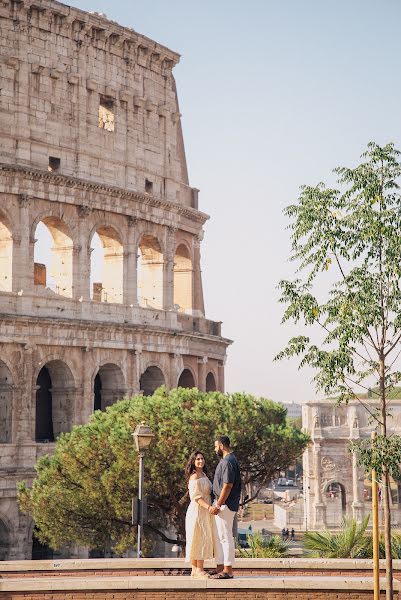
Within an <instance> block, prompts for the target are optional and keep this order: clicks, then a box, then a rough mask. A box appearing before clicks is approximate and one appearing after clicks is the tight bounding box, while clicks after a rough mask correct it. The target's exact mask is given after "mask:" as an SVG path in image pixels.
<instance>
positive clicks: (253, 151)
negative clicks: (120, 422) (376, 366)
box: [72, 0, 401, 401]
mask: <svg viewBox="0 0 401 600" xmlns="http://www.w3.org/2000/svg"><path fill="white" fill-rule="evenodd" d="M72 4H73V5H74V6H77V7H79V8H82V9H83V10H89V11H97V12H104V13H106V14H107V16H108V17H109V18H110V19H113V20H116V21H118V22H119V23H121V24H122V25H127V26H129V27H133V28H134V29H135V30H136V31H138V32H140V33H143V34H145V35H147V36H148V37H151V38H153V39H155V40H157V41H158V42H160V43H162V44H164V45H166V46H168V47H170V48H171V49H172V50H175V51H177V52H179V53H180V54H181V55H182V58H181V62H180V64H179V65H178V66H177V67H176V69H175V76H176V79H177V84H178V92H179V98H180V105H181V112H182V113H183V120H182V122H183V128H184V136H185V144H186V152H187V160H188V167H189V175H190V181H191V184H192V185H193V186H195V187H199V188H200V189H201V194H200V208H201V209H202V210H204V211H205V212H208V213H209V214H210V215H211V220H210V221H209V222H208V224H207V225H206V235H205V240H204V243H203V250H202V258H203V262H202V265H203V278H204V292H205V301H206V311H207V316H208V317H210V318H214V319H217V320H222V321H223V333H224V335H225V336H227V337H230V338H232V339H234V340H235V343H234V345H233V346H231V348H230V349H229V355H228V362H227V370H226V387H227V390H228V391H234V390H247V391H249V392H252V393H255V394H258V395H265V396H268V397H271V398H273V399H275V400H280V401H291V400H307V399H309V398H313V397H314V395H315V392H314V389H313V386H311V385H310V383H309V381H310V379H311V373H310V372H301V373H300V372H298V370H297V366H296V363H283V364H276V363H272V358H273V356H274V354H275V353H276V352H277V351H278V350H279V349H280V348H281V346H282V345H283V344H284V342H285V340H286V339H287V337H288V336H289V335H290V334H292V333H293V332H294V330H290V329H289V328H288V327H286V328H284V327H281V326H280V319H281V313H282V307H281V306H279V305H278V303H277V291H276V285H277V282H278V281H279V280H280V279H281V278H282V277H288V276H290V275H291V272H292V268H293V265H291V264H288V262H287V257H288V253H289V233H288V231H286V229H285V227H286V224H287V223H286V220H285V219H284V217H283V215H282V210H283V208H284V207H285V206H286V205H287V204H289V203H291V202H293V201H294V200H295V199H296V197H297V192H298V189H299V186H300V185H302V184H304V183H308V184H309V183H311V184H312V183H316V182H318V181H321V180H323V181H329V182H332V181H333V177H332V175H331V169H332V168H334V167H335V166H337V165H342V164H350V163H352V162H355V161H356V160H357V159H358V156H359V155H360V153H361V152H362V151H363V149H364V148H365V146H366V144H367V142H368V141H370V140H375V141H377V142H379V143H384V142H387V141H394V142H395V143H396V145H397V146H401V144H400V138H401V84H400V75H399V72H400V68H401V60H400V57H401V36H400V34H399V28H400V23H401V2H399V1H398V0H382V1H381V2H379V1H377V0H375V1H373V0H335V1H334V0H331V1H330V0H326V1H324V2H323V1H322V0H303V1H300V0H276V1H272V0H264V1H262V0H248V2H244V1H240V0H201V1H198V2H196V1H195V0H146V1H144V0H141V1H137V0H131V1H130V2H127V1H123V0H114V2H112V3H110V2H107V1H105V0H75V1H74V2H72Z"/></svg>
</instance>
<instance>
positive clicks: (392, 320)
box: [276, 143, 401, 599]
mask: <svg viewBox="0 0 401 600" xmlns="http://www.w3.org/2000/svg"><path fill="white" fill-rule="evenodd" d="M399 156H400V153H399V152H398V151H397V150H396V149H395V148H394V146H393V144H387V145H386V146H384V147H380V146H378V145H377V144H375V143H370V144H369V145H368V148H367V151H366V152H365V153H364V154H363V155H362V159H363V162H362V163H361V164H359V165H358V166H356V167H355V168H338V169H336V170H335V173H336V174H337V175H338V183H339V186H340V187H339V189H332V188H326V187H325V185H324V184H323V183H319V184H318V185H317V186H315V187H309V186H305V187H303V188H302V189H301V194H300V197H299V200H298V202H297V204H295V205H292V206H289V207H288V208H287V209H286V214H287V215H288V217H290V219H291V221H292V222H291V230H292V253H291V258H292V259H293V260H295V261H297V262H298V264H299V269H298V272H299V273H300V274H302V275H299V276H298V278H297V279H295V280H294V281H281V282H280V284H279V287H280V288H281V292H282V295H281V302H283V303H285V304H287V308H286V310H285V313H284V317H283V321H290V320H292V321H294V322H295V323H298V322H303V325H304V326H306V327H310V326H316V327H317V328H319V329H320V331H321V332H322V333H321V335H322V336H323V341H321V342H320V343H319V342H317V343H316V342H315V343H314V342H313V341H312V340H311V339H310V337H308V336H306V335H299V336H297V337H294V338H293V339H291V340H290V341H289V343H288V345H287V347H286V348H285V350H284V351H283V352H281V353H280V354H279V355H278V356H277V357H276V358H279V359H280V358H283V357H293V356H301V357H302V360H301V363H300V365H301V366H303V365H309V366H311V367H313V368H314V369H316V370H317V374H316V377H315V383H316V386H317V388H318V389H320V390H323V391H324V393H325V394H327V395H338V398H339V402H347V401H348V400H349V399H351V398H356V399H359V400H360V401H361V402H362V403H363V404H364V406H365V407H366V410H367V411H369V413H370V416H371V418H372V420H374V421H375V423H376V426H377V428H378V429H379V434H380V435H379V436H378V437H377V442H376V443H377V444H378V445H380V444H381V445H382V446H383V445H385V442H383V439H384V438H386V437H387V423H388V418H389V397H390V394H391V391H392V389H393V388H394V386H395V385H396V384H397V383H398V382H399V381H400V380H401V373H400V371H399V367H398V360H397V359H398V357H399V354H400V352H401V349H400V348H401V347H400V340H401V293H400V286H401V280H400V278H401V198H400V194H399V192H398V190H399V180H400V175H401V166H400V159H399ZM322 275H323V278H324V279H325V281H324V283H323V285H324V286H325V288H329V292H328V293H327V295H326V297H325V299H324V300H323V301H322V300H319V297H318V295H319V294H320V295H323V296H324V295H325V294H324V292H323V293H322V292H321V290H320V291H319V288H318V280H319V276H320V279H321V278H322ZM374 385H376V386H377V388H376V390H377V391H376V390H374V395H375V396H376V399H378V401H379V402H376V403H372V402H369V400H366V401H364V400H362V399H361V398H359V396H358V391H363V390H368V389H371V388H373V389H374ZM375 405H376V406H377V405H378V406H379V408H378V409H376V408H375ZM381 460H382V465H381V469H380V471H381V472H382V477H383V486H382V490H383V503H384V531H385V546H386V561H387V563H386V571H387V573H386V575H387V598H388V599H390V598H392V597H393V583H392V581H393V579H392V562H391V531H390V525H391V521H390V500H389V493H388V489H389V486H388V481H389V463H388V457H387V456H386V455H385V454H382V455H381Z"/></svg>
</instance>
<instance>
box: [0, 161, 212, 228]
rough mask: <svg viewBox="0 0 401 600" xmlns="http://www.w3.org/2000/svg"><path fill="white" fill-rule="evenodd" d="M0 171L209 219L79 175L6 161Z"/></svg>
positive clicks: (164, 201)
mask: <svg viewBox="0 0 401 600" xmlns="http://www.w3.org/2000/svg"><path fill="white" fill-rule="evenodd" d="M0 172H3V173H21V174H22V175H24V176H28V177H29V178H30V179H31V180H33V181H42V182H43V183H46V184H53V185H57V186H64V187H66V188H70V189H77V190H82V191H85V192H93V193H99V192H100V193H104V194H106V195H108V196H112V197H113V198H121V199H124V200H135V201H139V202H140V203H141V204H142V205H145V206H151V207H152V208H161V209H164V210H167V211H169V212H172V213H174V214H178V215H181V216H183V217H186V218H187V219H190V220H191V221H194V222H196V223H200V224H201V225H204V223H205V222H206V221H207V220H208V219H209V215H207V214H206V213H203V212H201V211H199V210H196V209H195V208H190V207H189V206H183V205H182V204H178V203H177V202H170V201H168V200H162V199H159V198H156V197H154V196H150V195H149V194H141V193H139V192H135V191H133V190H127V189H124V188H119V187H117V186H111V185H107V184H105V183H100V182H96V181H90V180H87V179H81V178H79V177H73V176H69V175H61V174H55V173H51V172H50V171H42V170H40V169H35V168H32V167H28V166H23V165H13V164H6V163H0Z"/></svg>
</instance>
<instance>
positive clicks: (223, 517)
mask: <svg viewBox="0 0 401 600" xmlns="http://www.w3.org/2000/svg"><path fill="white" fill-rule="evenodd" d="M234 517H235V512H234V511H232V510H230V509H229V508H228V507H227V506H226V505H224V506H222V507H221V510H220V511H219V514H217V515H216V517H215V519H216V527H217V540H216V563H217V564H218V565H224V566H225V567H232V566H233V564H234V560H235V545H234V536H233V523H234Z"/></svg>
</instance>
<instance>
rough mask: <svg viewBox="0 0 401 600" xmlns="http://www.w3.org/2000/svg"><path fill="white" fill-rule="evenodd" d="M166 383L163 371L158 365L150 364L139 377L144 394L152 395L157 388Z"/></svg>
mask: <svg viewBox="0 0 401 600" xmlns="http://www.w3.org/2000/svg"><path fill="white" fill-rule="evenodd" d="M165 384H166V380H165V377H164V374H163V371H162V370H161V369H160V367H158V366H156V365H149V366H148V367H147V368H146V369H145V371H144V372H143V373H142V375H141V377H140V379H139V388H140V390H141V391H142V392H143V395H144V396H151V395H152V394H153V392H155V391H156V390H157V388H159V387H160V386H162V385H165Z"/></svg>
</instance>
